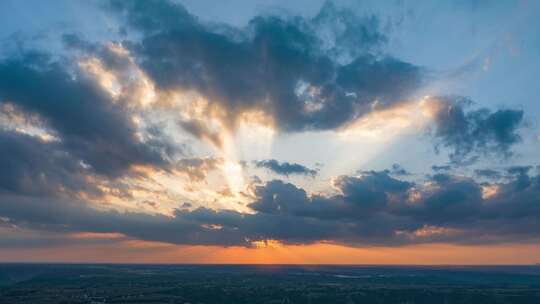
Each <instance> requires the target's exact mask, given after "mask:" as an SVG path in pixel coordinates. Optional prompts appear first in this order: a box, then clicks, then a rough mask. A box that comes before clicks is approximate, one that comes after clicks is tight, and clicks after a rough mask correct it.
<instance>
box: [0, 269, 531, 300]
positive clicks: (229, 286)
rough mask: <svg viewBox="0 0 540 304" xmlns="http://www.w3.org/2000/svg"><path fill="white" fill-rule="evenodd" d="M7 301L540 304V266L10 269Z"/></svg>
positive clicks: (1, 293)
mask: <svg viewBox="0 0 540 304" xmlns="http://www.w3.org/2000/svg"><path fill="white" fill-rule="evenodd" d="M0 284H1V285H0V303H2V304H3V303H5V304H18V303H94V304H96V303H192V304H196V303H201V304H202V303H208V304H210V303H411V304H412V303H429V304H432V303H489V304H493V303H540V267H539V266H476V267H471V266H463V267H458V266H441V267H427V266H315V265H302V266H300V265H298V266H294V265H204V266H202V265H105V264H102V265H99V264H94V265H90V264H85V265H82V264H81V265H76V264H3V265H1V266H0Z"/></svg>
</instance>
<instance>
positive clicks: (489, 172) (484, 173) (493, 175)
mask: <svg viewBox="0 0 540 304" xmlns="http://www.w3.org/2000/svg"><path fill="white" fill-rule="evenodd" d="M474 174H475V175H476V176H478V177H485V178H490V179H498V178H500V177H501V173H500V172H499V171H497V170H493V169H476V170H474Z"/></svg>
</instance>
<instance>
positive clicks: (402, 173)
mask: <svg viewBox="0 0 540 304" xmlns="http://www.w3.org/2000/svg"><path fill="white" fill-rule="evenodd" d="M539 15H540V2H537V1H524V0H523V1H519V0H515V1H509V0H508V1H507V0H502V1H489V0H475V1H465V0H454V1H406V0H388V1H370V0H365V1H352V0H351V1H347V0H343V1H339V0H335V1H323V0H321V1H318V0H316V1H311V0H310V1H307V0H301V1H282V0H274V1H270V0H266V1H263V0H256V1H248V0H234V1H227V2H226V3H225V2H223V3H221V2H215V1H210V0H182V1H181V0H144V1H143V0H134V1H119V0H93V1H68V0H55V1H38V0H28V1H15V0H4V1H2V2H0V41H1V43H0V261H5V262H112V263H278V264H279V263H283V264H288V263H294V264H319V263H322V264H531V263H538V262H540V159H539V156H538V152H537V151H538V149H539V148H540V129H539V125H538V118H539V117H540V106H539V103H538V96H540V87H539V86H538V84H537V82H538V79H540V37H539V36H538V35H537V31H536V29H537V28H538V27H539V26H540V24H539V23H540V18H539V17H540V16H539Z"/></svg>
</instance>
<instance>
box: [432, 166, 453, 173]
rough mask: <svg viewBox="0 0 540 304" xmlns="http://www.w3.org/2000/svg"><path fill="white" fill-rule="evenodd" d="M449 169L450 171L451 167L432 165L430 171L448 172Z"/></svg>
mask: <svg viewBox="0 0 540 304" xmlns="http://www.w3.org/2000/svg"><path fill="white" fill-rule="evenodd" d="M450 169H452V167H451V166H448V165H443V166H438V165H433V166H431V170H433V171H437V172H440V171H449V170H450Z"/></svg>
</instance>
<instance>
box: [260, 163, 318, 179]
mask: <svg viewBox="0 0 540 304" xmlns="http://www.w3.org/2000/svg"><path fill="white" fill-rule="evenodd" d="M254 163H255V166H256V167H258V168H266V169H268V170H270V171H272V172H274V173H275V174H279V175H284V176H289V175H306V176H311V177H315V176H316V175H317V174H318V171H317V170H314V169H310V168H308V167H306V166H303V165H300V164H296V163H289V162H279V161H277V160H275V159H267V160H259V161H255V162H254Z"/></svg>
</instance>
